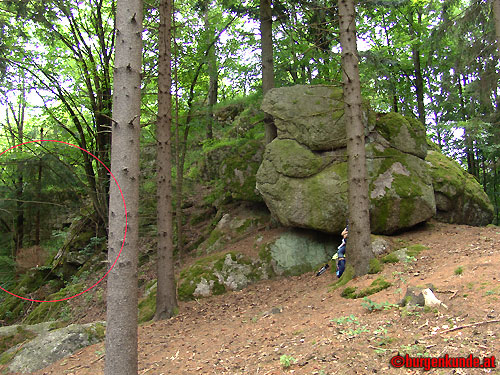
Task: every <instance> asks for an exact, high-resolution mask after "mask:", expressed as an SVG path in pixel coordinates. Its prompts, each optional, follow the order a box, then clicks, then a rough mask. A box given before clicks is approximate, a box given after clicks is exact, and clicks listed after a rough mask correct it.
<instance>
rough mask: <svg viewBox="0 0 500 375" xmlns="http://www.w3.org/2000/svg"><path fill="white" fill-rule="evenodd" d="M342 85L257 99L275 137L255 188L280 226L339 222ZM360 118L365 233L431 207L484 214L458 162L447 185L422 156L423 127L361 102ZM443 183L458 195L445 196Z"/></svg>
mask: <svg viewBox="0 0 500 375" xmlns="http://www.w3.org/2000/svg"><path fill="white" fill-rule="evenodd" d="M341 91H342V90H341V89H340V88H338V87H333V86H325V85H320V86H293V87H285V88H278V89H273V90H271V91H270V92H269V93H268V94H267V95H266V97H265V98H264V100H263V103H262V108H263V110H265V111H266V112H268V113H269V114H271V115H273V116H274V118H275V123H276V126H277V128H278V137H277V138H276V139H275V140H274V141H273V142H271V143H270V144H269V145H267V146H266V150H265V152H264V156H263V161H262V164H261V166H260V168H259V170H258V172H257V179H256V182H257V189H258V191H259V192H260V194H261V195H262V197H263V198H264V201H265V202H266V204H267V206H268V208H269V209H270V211H271V212H272V213H273V215H274V216H275V217H276V218H277V219H278V220H279V221H280V222H281V223H282V224H283V225H285V226H290V227H301V228H309V229H315V230H319V231H322V232H328V233H338V232H340V231H341V230H342V228H343V227H344V226H345V222H346V217H347V210H348V203H347V187H348V186H347V155H346V147H345V146H346V139H345V126H346V124H345V122H344V116H343V104H342V95H341ZM363 118H364V121H365V134H366V135H367V137H366V154H367V170H368V179H369V189H370V191H369V195H370V204H371V205H370V220H371V226H372V228H371V229H372V233H378V234H391V233H394V232H396V231H398V230H402V229H406V228H410V227H412V226H414V225H416V224H418V223H421V222H424V221H426V220H428V219H430V218H431V217H433V216H434V215H436V206H437V209H438V214H437V218H438V219H443V220H445V221H453V222H462V223H467V224H472V225H480V224H485V223H487V222H489V221H491V210H490V207H491V204H489V200H488V198H487V197H486V195H485V194H484V193H483V192H482V191H481V187H480V186H479V184H477V183H476V184H474V181H473V178H471V177H470V176H468V174H467V173H465V172H464V171H463V170H461V169H460V168H458V169H459V170H458V171H454V173H455V174H456V177H454V178H453V179H455V178H456V179H457V181H454V180H453V182H452V183H451V185H452V186H453V188H452V187H446V186H444V180H443V178H441V177H439V173H444V174H446V173H449V170H450V168H448V167H446V166H444V168H445V169H446V172H439V173H438V172H437V171H435V170H434V169H433V168H431V166H430V164H431V163H430V162H429V161H428V160H427V161H426V159H425V158H426V156H427V149H428V145H427V139H426V132H425V127H424V126H423V125H422V124H421V123H420V122H419V121H417V120H414V119H408V118H405V117H403V116H401V115H400V114H398V113H388V114H380V115H378V116H376V115H375V114H374V113H373V112H371V111H370V110H369V108H368V106H367V105H366V104H364V117H363ZM455 182H456V183H455ZM461 184H462V185H463V188H459V187H460V186H462V185H461ZM443 189H444V191H441V190H443ZM447 189H448V190H450V189H451V190H453V189H454V190H453V191H454V192H456V194H458V195H460V197H461V198H458V195H456V196H453V195H450V194H448V195H447V193H451V192H448V190H447ZM472 195H473V196H474V198H470V197H471V196H472ZM445 198H446V199H447V200H446V199H445ZM451 202H459V203H460V202H461V203H460V205H459V206H460V207H458V208H456V209H455V210H451V206H452V205H451ZM445 213H446V214H445ZM448 217H453V219H448ZM459 217H460V218H459Z"/></svg>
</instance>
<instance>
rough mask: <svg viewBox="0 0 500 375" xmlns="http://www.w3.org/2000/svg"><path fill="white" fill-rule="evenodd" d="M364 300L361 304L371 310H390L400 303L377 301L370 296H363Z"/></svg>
mask: <svg viewBox="0 0 500 375" xmlns="http://www.w3.org/2000/svg"><path fill="white" fill-rule="evenodd" d="M363 301H364V302H361V306H363V307H365V308H366V309H367V310H368V311H370V312H373V311H381V310H390V309H392V308H393V307H397V306H398V305H395V304H393V303H389V302H383V303H377V302H374V301H372V300H371V299H369V298H368V297H363Z"/></svg>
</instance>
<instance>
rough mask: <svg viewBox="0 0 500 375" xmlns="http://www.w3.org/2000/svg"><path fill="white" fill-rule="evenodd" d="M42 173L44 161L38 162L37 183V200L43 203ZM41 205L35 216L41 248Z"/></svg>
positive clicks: (36, 241)
mask: <svg viewBox="0 0 500 375" xmlns="http://www.w3.org/2000/svg"><path fill="white" fill-rule="evenodd" d="M40 139H43V128H40ZM42 171H43V164H42V159H41V158H40V160H39V161H38V177H37V181H36V198H37V200H38V201H39V202H41V201H42ZM40 214H41V210H40V205H38V206H37V208H36V216H35V246H40Z"/></svg>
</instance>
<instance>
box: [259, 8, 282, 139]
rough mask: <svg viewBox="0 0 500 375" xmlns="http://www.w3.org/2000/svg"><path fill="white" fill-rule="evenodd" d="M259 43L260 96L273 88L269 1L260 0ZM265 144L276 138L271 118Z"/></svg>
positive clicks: (269, 117) (271, 25)
mask: <svg viewBox="0 0 500 375" xmlns="http://www.w3.org/2000/svg"><path fill="white" fill-rule="evenodd" d="M260 43H261V48H262V55H261V59H262V94H263V95H266V93H267V92H268V91H269V90H271V89H272V88H274V62H273V11H272V8H271V0H260ZM264 122H265V124H266V125H265V126H266V139H265V141H266V144H267V143H271V141H272V140H273V139H274V138H276V137H277V136H278V132H277V129H276V125H274V121H273V118H272V117H271V116H266V118H265V119H264Z"/></svg>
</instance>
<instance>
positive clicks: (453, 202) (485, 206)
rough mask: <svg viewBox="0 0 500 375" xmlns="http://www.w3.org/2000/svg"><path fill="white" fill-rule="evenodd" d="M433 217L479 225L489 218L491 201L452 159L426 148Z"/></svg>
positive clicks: (455, 222) (486, 221) (450, 221)
mask: <svg viewBox="0 0 500 375" xmlns="http://www.w3.org/2000/svg"><path fill="white" fill-rule="evenodd" d="M426 160H427V161H428V162H429V163H430V165H431V167H430V169H431V176H432V184H433V187H434V193H435V196H436V207H437V212H436V219H438V220H440V221H443V222H447V223H453V224H468V225H475V226H482V225H487V224H490V223H491V221H492V220H493V215H494V211H493V205H492V204H491V202H490V199H489V198H488V196H487V195H486V193H485V192H484V190H483V189H482V187H481V185H480V184H479V183H478V182H477V180H476V179H475V178H474V177H473V176H472V175H470V174H469V173H467V172H466V171H464V170H463V169H462V167H461V166H460V165H459V164H458V163H457V162H456V161H454V160H452V159H450V158H449V157H447V156H444V155H443V154H441V153H439V152H437V151H430V152H429V153H428V155H427V158H426Z"/></svg>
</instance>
